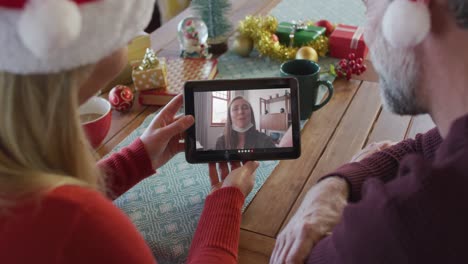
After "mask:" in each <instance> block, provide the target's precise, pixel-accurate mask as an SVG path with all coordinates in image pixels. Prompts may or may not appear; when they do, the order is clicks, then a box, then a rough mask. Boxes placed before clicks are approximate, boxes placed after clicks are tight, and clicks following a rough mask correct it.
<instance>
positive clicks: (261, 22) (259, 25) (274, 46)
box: [238, 16, 328, 61]
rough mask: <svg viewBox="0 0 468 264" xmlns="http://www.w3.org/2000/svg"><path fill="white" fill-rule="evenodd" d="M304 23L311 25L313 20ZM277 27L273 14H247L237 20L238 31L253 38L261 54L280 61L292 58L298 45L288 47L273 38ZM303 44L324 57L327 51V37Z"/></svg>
mask: <svg viewBox="0 0 468 264" xmlns="http://www.w3.org/2000/svg"><path fill="white" fill-rule="evenodd" d="M306 24H307V25H313V22H312V21H309V22H306ZM277 27H278V20H277V19H276V18H275V17H273V16H266V17H262V16H247V17H246V18H245V19H244V20H242V21H241V22H239V28H238V31H239V33H241V34H242V35H245V36H248V37H250V38H251V39H252V40H253V42H254V45H255V47H256V48H257V50H258V51H259V52H260V54H261V55H263V56H268V57H270V58H273V59H277V60H281V61H285V60H291V59H294V58H295V57H296V53H297V50H298V49H299V47H288V46H286V45H282V44H281V43H279V42H278V41H277V40H275V38H274V37H273V35H274V34H275V32H276V28H277ZM304 46H308V47H312V48H313V49H315V51H317V53H318V55H319V56H320V57H324V56H325V55H326V54H327V53H328V38H327V37H326V36H320V37H318V38H317V39H316V40H314V41H312V42H309V43H307V44H306V45H304Z"/></svg>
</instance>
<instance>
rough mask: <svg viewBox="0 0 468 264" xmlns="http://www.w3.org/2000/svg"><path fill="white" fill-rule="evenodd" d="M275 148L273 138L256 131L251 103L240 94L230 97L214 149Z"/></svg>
mask: <svg viewBox="0 0 468 264" xmlns="http://www.w3.org/2000/svg"><path fill="white" fill-rule="evenodd" d="M253 148H276V146H275V144H274V143H273V140H272V139H271V138H270V137H269V136H267V135H265V134H264V133H261V132H259V131H257V129H256V127H255V116H254V113H253V109H252V105H250V103H249V102H248V101H247V100H245V99H244V97H242V96H237V97H235V98H234V99H232V101H231V103H230V104H229V106H228V118H227V121H226V125H225V127H224V132H223V135H221V136H220V137H219V138H218V139H217V140H216V149H217V150H223V149H253Z"/></svg>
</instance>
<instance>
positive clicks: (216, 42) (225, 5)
mask: <svg viewBox="0 0 468 264" xmlns="http://www.w3.org/2000/svg"><path fill="white" fill-rule="evenodd" d="M191 6H192V8H193V10H194V11H195V13H197V14H198V16H199V17H200V18H201V19H202V20H203V21H205V23H206V26H207V27H208V45H209V48H210V53H213V54H222V53H224V52H226V51H227V48H228V47H227V39H228V36H229V34H230V32H231V30H232V25H231V22H230V21H229V19H228V16H227V14H228V13H229V11H230V10H231V2H230V1H229V0H192V5H191Z"/></svg>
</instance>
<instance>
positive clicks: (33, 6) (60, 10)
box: [0, 0, 155, 74]
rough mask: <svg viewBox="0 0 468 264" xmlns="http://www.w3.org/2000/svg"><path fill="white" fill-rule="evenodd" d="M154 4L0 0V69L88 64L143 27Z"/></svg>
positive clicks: (58, 68) (54, 68) (110, 0)
mask: <svg viewBox="0 0 468 264" xmlns="http://www.w3.org/2000/svg"><path fill="white" fill-rule="evenodd" d="M154 2H155V0H136V1H130V0H0V71H6V72H11V73H17V74H32V73H51V72H59V71H63V70H69V69H73V68H76V67H79V66H82V65H87V64H92V63H95V62H97V61H99V60H100V59H102V58H104V57H105V56H107V55H109V54H111V53H112V52H114V51H116V50H117V49H119V48H121V47H124V46H125V45H127V43H128V42H129V41H130V40H131V39H132V38H133V37H135V36H136V35H138V34H139V33H141V32H142V31H143V29H144V28H145V27H146V26H147V25H148V23H149V21H150V19H151V14H152V11H153V8H154Z"/></svg>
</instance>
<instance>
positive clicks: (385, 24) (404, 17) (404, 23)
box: [382, 0, 431, 48]
mask: <svg viewBox="0 0 468 264" xmlns="http://www.w3.org/2000/svg"><path fill="white" fill-rule="evenodd" d="M430 29H431V14H430V11H429V7H428V3H427V1H426V0H416V1H412V0H394V1H393V2H392V3H391V4H390V5H389V6H388V8H387V11H386V12H385V15H384V17H383V21H382V30H383V35H384V37H385V39H387V40H388V42H389V43H390V45H392V46H393V47H395V48H406V47H414V46H416V45H418V44H420V43H421V42H422V41H423V40H424V39H425V38H426V36H427V34H428V33H429V31H430Z"/></svg>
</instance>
